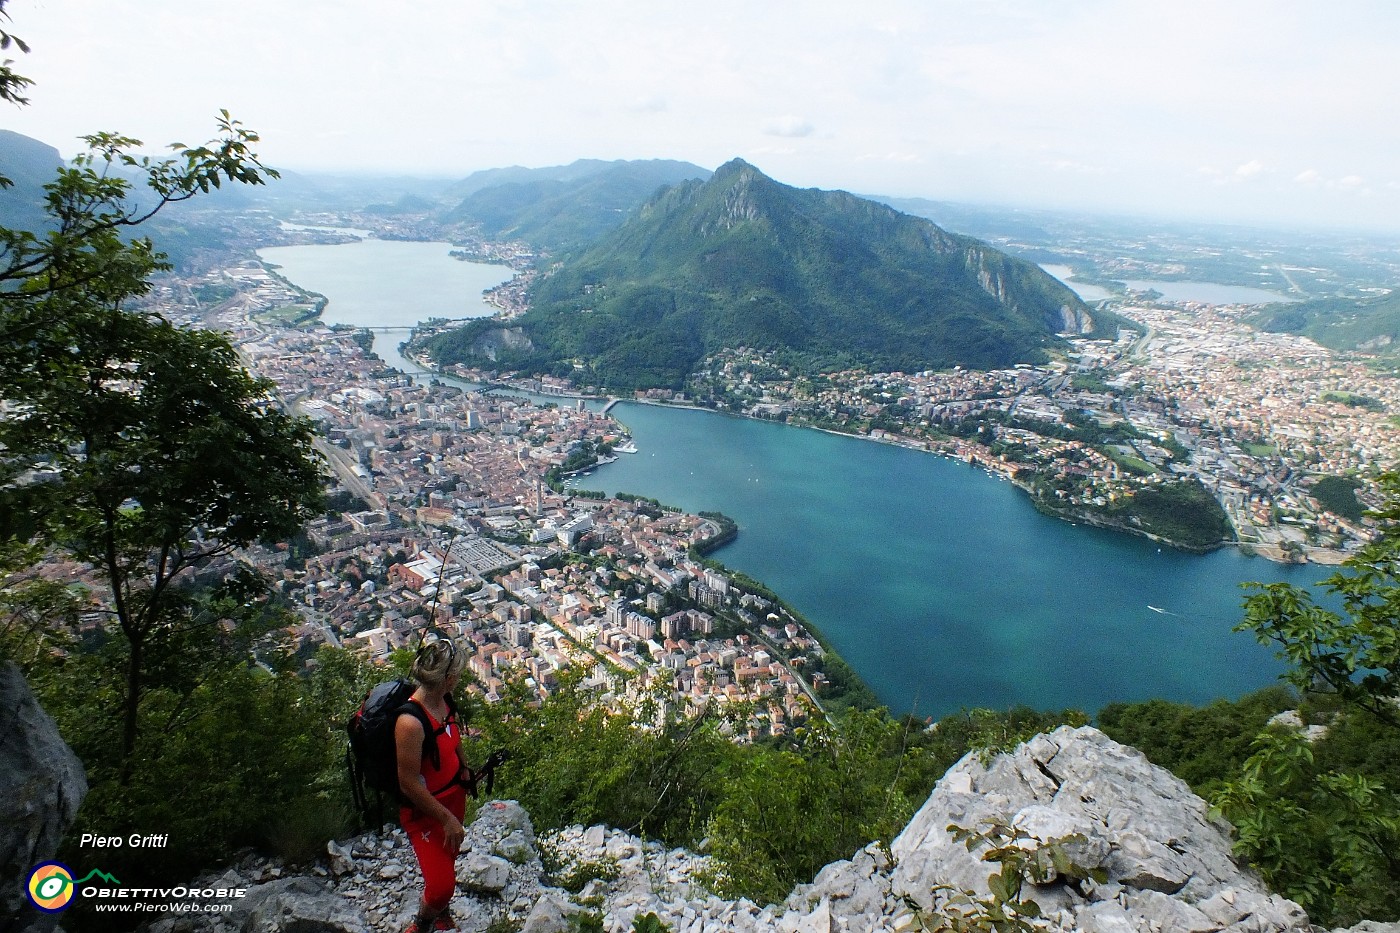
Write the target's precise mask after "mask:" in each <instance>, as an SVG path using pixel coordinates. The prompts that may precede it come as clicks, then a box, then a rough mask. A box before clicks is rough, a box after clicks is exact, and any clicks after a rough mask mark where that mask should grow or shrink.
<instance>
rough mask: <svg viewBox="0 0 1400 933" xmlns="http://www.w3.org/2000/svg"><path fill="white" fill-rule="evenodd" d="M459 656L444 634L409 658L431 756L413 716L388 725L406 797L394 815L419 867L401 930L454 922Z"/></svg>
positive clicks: (462, 799) (459, 834)
mask: <svg viewBox="0 0 1400 933" xmlns="http://www.w3.org/2000/svg"><path fill="white" fill-rule="evenodd" d="M466 662H467V658H466V652H464V651H459V650H458V649H457V647H456V645H454V644H453V643H452V642H451V641H450V640H448V639H446V638H442V639H438V640H437V641H430V642H428V643H427V644H425V645H424V646H423V647H422V648H421V649H419V651H418V655H417V656H416V657H415V658H414V659H413V679H414V680H415V681H417V682H418V689H417V690H415V691H413V695H412V696H411V697H410V698H409V702H411V703H417V704H418V705H419V706H420V707H422V709H423V712H425V713H427V722H428V723H429V725H431V726H432V730H433V736H432V738H433V740H434V741H435V742H436V744H437V754H436V755H431V754H425V744H424V742H425V740H426V739H427V738H428V733H427V732H426V731H425V730H424V728H423V723H422V722H421V721H420V720H419V718H418V717H417V716H409V715H400V716H399V717H398V721H397V722H396V723H395V724H394V745H395V747H396V749H397V753H398V772H399V789H400V790H401V791H402V792H403V799H404V801H405V805H404V806H403V807H402V808H400V810H399V820H400V822H402V823H403V828H404V830H405V832H407V833H408V839H409V842H411V843H412V844H413V851H414V854H416V855H417V856H418V865H419V868H421V869H422V872H423V900H422V903H421V904H420V905H419V907H418V916H417V917H416V918H415V919H414V921H413V923H412V925H410V926H409V928H408V931H406V933H432V930H433V929H434V928H436V929H440V930H441V929H453V928H454V925H453V923H452V919H451V917H450V915H449V914H448V913H447V907H448V904H449V903H451V901H452V894H453V892H454V891H455V889H456V886H457V873H456V862H457V850H458V849H460V848H461V846H462V840H463V838H465V836H466V830H465V829H463V827H462V819H463V817H464V816H465V815H466V810H467V791H466V788H465V786H463V782H462V781H461V779H460V776H461V774H462V773H464V772H465V764H466V760H465V757H464V756H463V755H462V754H460V750H461V745H462V727H461V724H460V723H459V722H458V721H457V711H456V707H455V706H453V704H452V700H451V693H452V691H453V689H455V688H456V686H457V682H458V681H459V680H461V679H462V668H463V667H465V666H466ZM433 759H436V761H434V760H433ZM466 773H469V772H466Z"/></svg>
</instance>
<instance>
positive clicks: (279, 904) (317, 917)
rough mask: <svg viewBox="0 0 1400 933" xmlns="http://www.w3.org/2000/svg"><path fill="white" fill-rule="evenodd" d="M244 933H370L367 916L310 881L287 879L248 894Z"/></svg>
mask: <svg viewBox="0 0 1400 933" xmlns="http://www.w3.org/2000/svg"><path fill="white" fill-rule="evenodd" d="M247 900H248V902H249V903H248V904H247V905H246V907H247V908H248V910H247V919H246V920H245V921H244V922H243V926H242V931H243V933H369V930H370V927H369V924H368V923H366V922H365V918H364V915H363V914H362V913H361V912H360V911H358V910H356V909H355V908H354V907H352V906H351V905H350V904H349V903H347V902H346V901H345V900H344V899H342V898H339V897H336V896H335V894H334V893H333V892H331V891H330V890H328V889H327V888H326V887H325V886H324V885H322V884H319V883H317V882H315V881H312V880H311V879H309V878H284V879H282V880H280V881H272V882H269V883H267V884H263V885H258V886H257V887H255V888H253V889H251V890H249V892H248V897H247Z"/></svg>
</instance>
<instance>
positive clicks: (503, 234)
mask: <svg viewBox="0 0 1400 933" xmlns="http://www.w3.org/2000/svg"><path fill="white" fill-rule="evenodd" d="M709 175H710V173H709V171H708V170H706V169H703V168H701V167H700V166H698V165H691V164H690V163H688V162H674V161H668V160H664V159H651V160H646V161H635V162H623V161H618V162H600V161H598V160H596V159H581V160H579V161H578V162H574V163H572V164H571V165H566V166H560V167H558V168H548V169H522V168H507V169H491V170H489V171H486V172H477V173H476V174H475V175H472V176H471V177H470V178H468V179H467V181H466V182H464V183H463V186H464V187H466V188H468V189H469V192H468V194H467V195H466V197H465V199H464V200H463V201H462V202H461V204H459V205H458V206H457V207H456V208H455V209H454V210H453V211H451V212H450V213H449V214H448V215H447V218H446V219H448V220H450V221H467V222H469V223H474V224H476V225H477V226H478V227H480V229H481V232H482V234H483V235H485V236H487V237H490V238H492V239H506V240H524V241H526V242H527V243H530V244H531V245H533V246H536V247H538V248H541V249H545V250H549V251H551V252H557V251H560V250H565V249H569V248H573V247H577V246H580V245H582V244H586V243H588V242H590V241H592V240H595V239H597V238H598V237H600V236H602V235H603V234H604V233H607V232H608V231H610V230H613V229H615V228H616V227H618V226H620V225H621V224H622V222H623V221H624V220H626V218H627V216H628V215H629V214H630V213H631V212H632V211H633V210H635V209H636V208H637V207H638V206H640V205H641V204H643V203H644V202H645V201H646V200H647V199H648V198H649V197H651V196H652V195H654V194H655V193H656V192H657V189H659V188H663V187H667V186H669V185H675V184H679V183H681V182H684V181H689V180H691V179H704V178H708V177H709Z"/></svg>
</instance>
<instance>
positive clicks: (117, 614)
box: [0, 11, 321, 783]
mask: <svg viewBox="0 0 1400 933" xmlns="http://www.w3.org/2000/svg"><path fill="white" fill-rule="evenodd" d="M0 12H2V11H0ZM0 44H3V43H2V42H0ZM0 77H3V76H0ZM15 87H16V85H15V84H14V82H13V80H11V81H10V82H9V83H5V84H0V96H3V97H5V98H7V99H9V100H12V101H16V102H17V101H18V99H17V96H16V95H15V94H14V88H15ZM218 124H219V135H218V136H217V137H216V138H215V139H214V140H211V141H210V142H209V143H207V144H204V145H200V146H194V147H190V146H185V145H183V144H180V143H176V144H174V145H173V146H172V147H171V148H172V149H173V150H174V152H175V155H174V156H173V157H169V158H152V157H150V156H142V155H137V154H134V151H133V150H135V148H136V147H138V146H139V145H140V142H139V141H138V140H135V139H131V138H129V137H125V136H120V135H117V134H114V133H97V134H94V135H91V136H88V137H86V141H87V144H88V149H87V151H86V152H84V153H83V154H81V155H79V156H78V157H77V158H76V159H75V160H74V161H73V164H72V165H71V166H68V167H64V168H60V169H59V170H58V174H57V177H56V178H55V179H54V180H53V181H52V182H50V183H49V184H48V185H46V186H45V189H44V190H45V193H46V194H45V201H44V204H45V209H46V221H45V223H44V224H43V225H42V226H41V227H39V228H38V229H33V230H20V229H10V228H6V227H0V408H2V409H3V410H4V412H5V415H4V417H3V418H0V541H5V542H10V543H13V544H22V543H24V542H30V541H32V542H34V543H36V544H37V545H39V546H42V547H47V548H52V549H55V550H57V551H60V552H66V553H67V554H68V555H71V556H72V557H73V558H75V559H77V560H79V561H82V562H85V563H88V564H90V565H92V567H93V568H94V569H95V570H96V571H97V572H98V573H99V574H100V575H101V576H102V577H103V578H104V581H105V583H106V586H107V592H106V593H105V594H102V599H101V602H102V605H103V608H104V610H106V611H107V612H109V613H110V616H111V618H112V620H113V622H114V629H115V630H116V631H117V632H119V634H120V636H121V637H122V640H123V642H124V645H125V653H124V657H121V658H120V659H111V660H114V661H115V663H117V664H118V665H119V666H120V667H121V668H123V669H124V671H125V686H124V688H123V690H122V691H121V694H120V698H119V700H118V701H117V702H115V703H114V704H113V708H118V709H121V710H122V726H121V729H120V730H118V735H119V736H120V743H119V749H118V751H117V752H116V754H117V757H118V758H119V759H120V761H121V762H122V778H123V783H126V782H127V781H128V780H129V778H130V777H131V775H132V773H133V771H134V768H135V758H134V756H135V755H136V753H137V748H138V740H139V732H140V728H141V725H142V723H143V722H144V721H145V719H146V717H145V716H144V715H143V711H142V709H141V706H142V700H143V694H144V692H145V689H146V684H145V678H146V675H147V673H148V668H149V667H150V665H151V664H152V663H153V662H155V660H156V659H157V658H158V657H159V656H160V655H161V653H162V652H163V651H164V650H165V646H169V645H176V644H179V643H181V642H182V640H184V639H186V638H187V637H188V636H189V635H190V634H191V633H192V632H194V631H197V630H199V629H201V628H204V627H209V626H223V625H234V626H235V627H236V623H234V622H233V621H232V620H231V619H229V618H213V619H209V618H206V617H205V616H206V614H207V613H208V611H209V606H213V605H217V604H218V602H219V601H218V600H214V601H213V602H210V603H208V604H206V605H205V606H204V607H203V608H200V609H199V610H198V611H196V608H195V607H196V606H197V605H198V604H199V603H200V599H199V597H197V596H196V595H194V594H192V593H191V592H189V589H188V588H189V584H190V582H191V577H192V573H193V572H194V571H195V570H197V569H199V568H201V567H206V566H208V565H209V564H210V562H211V561H213V560H214V559H216V558H219V557H224V556H226V555H228V554H230V553H231V552H232V551H233V550H234V549H236V548H239V547H242V546H245V545H247V544H249V543H251V542H253V541H254V540H258V539H260V538H277V537H280V536H284V535H288V534H290V533H291V532H292V531H294V530H295V529H296V528H297V527H298V526H299V525H300V523H301V522H302V521H303V520H304V519H305V518H306V517H308V516H309V515H310V514H312V513H313V510H314V509H315V507H316V504H317V503H318V501H319V498H320V494H321V479H320V475H319V468H318V464H317V461H316V458H315V455H314V453H313V451H312V448H311V430H310V427H309V424H308V423H307V422H306V421H305V420H303V419H296V418H292V417H290V416H288V415H287V414H285V413H284V412H282V411H281V409H280V408H279V407H277V405H276V404H275V403H274V400H273V397H272V385H271V383H269V382H267V381H265V380H259V379H255V378H253V377H252V376H250V375H249V374H248V373H247V371H246V370H245V369H244V368H243V366H242V364H241V362H240V361H239V359H238V356H237V353H236V351H235V350H234V348H233V347H232V345H231V344H230V343H229V341H228V339H227V337H225V336H223V335H220V334H215V333H212V332H207V331H194V330H187V329H183V328H180V327H177V326H175V325H174V324H172V323H171V322H169V321H167V320H166V319H164V318H163V317H162V316H161V315H160V314H159V313H156V312H154V311H150V310H144V309H142V308H140V307H138V303H139V302H140V301H141V299H143V298H144V297H145V296H146V295H147V293H148V292H149V291H150V288H151V284H150V283H151V277H152V276H153V275H154V274H155V273H157V272H159V271H161V270H163V269H165V268H166V264H165V262H164V257H163V256H161V255H160V254H159V253H158V252H156V250H155V249H154V247H153V246H152V244H151V242H150V240H149V239H147V238H142V237H139V236H133V232H134V228H136V227H139V225H140V224H142V223H144V222H145V221H147V220H149V219H150V218H151V217H153V216H154V215H155V214H156V213H157V212H159V211H160V210H161V209H162V208H164V207H165V206H166V205H168V204H171V203H174V202H178V201H183V200H186V199H188V198H191V197H193V196H195V195H196V194H200V193H203V192H208V191H210V190H212V189H214V188H218V187H220V186H222V185H223V184H224V183H225V182H237V183H242V184H262V183H263V182H264V180H265V178H268V177H276V172H274V171H272V170H270V169H267V168H266V167H265V166H263V165H262V163H261V162H260V161H259V160H258V157H257V154H256V153H255V152H254V151H253V149H252V146H253V145H254V144H256V143H257V141H258V136H257V134H256V133H253V132H251V131H250V130H247V129H245V128H244V127H243V126H242V125H241V124H239V123H238V121H236V120H233V119H232V118H231V117H230V116H229V115H228V113H227V112H226V111H225V112H223V113H221V115H220V118H219V121H218ZM132 177H135V178H138V179H140V182H139V183H135V182H133V181H132V180H131V178H132ZM227 590H228V592H226V593H224V594H222V595H223V596H227V595H230V594H232V593H234V592H235V591H236V592H237V598H239V599H242V600H244V601H245V602H248V601H251V600H252V599H253V598H254V595H255V593H254V588H253V587H252V586H251V585H250V583H249V581H248V580H247V579H246V578H244V577H242V576H239V577H238V578H236V579H232V580H230V581H229V582H228V586H227ZM234 608H235V609H236V608H237V607H234ZM230 611H234V610H230Z"/></svg>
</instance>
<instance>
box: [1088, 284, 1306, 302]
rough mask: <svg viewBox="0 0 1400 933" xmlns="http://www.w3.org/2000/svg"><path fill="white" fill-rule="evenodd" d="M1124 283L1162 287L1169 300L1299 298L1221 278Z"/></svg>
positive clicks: (1142, 288)
mask: <svg viewBox="0 0 1400 933" xmlns="http://www.w3.org/2000/svg"><path fill="white" fill-rule="evenodd" d="M1123 284H1124V285H1126V286H1128V288H1130V289H1132V290H1133V291H1135V292H1145V291H1152V290H1155V291H1159V292H1161V293H1162V297H1163V298H1164V299H1166V300H1167V301H1199V302H1201V303H1202V304H1208V305H1266V304H1272V303H1274V302H1276V301H1297V299H1296V298H1290V297H1288V296H1287V295H1284V294H1282V293H1280V292H1271V291H1267V290H1265V289H1262V288H1250V287H1248V286H1245V285H1221V284H1219V283H1218V282H1157V281H1153V280H1151V279H1128V280H1126V281H1124V283H1123ZM1071 287H1073V286H1071Z"/></svg>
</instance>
